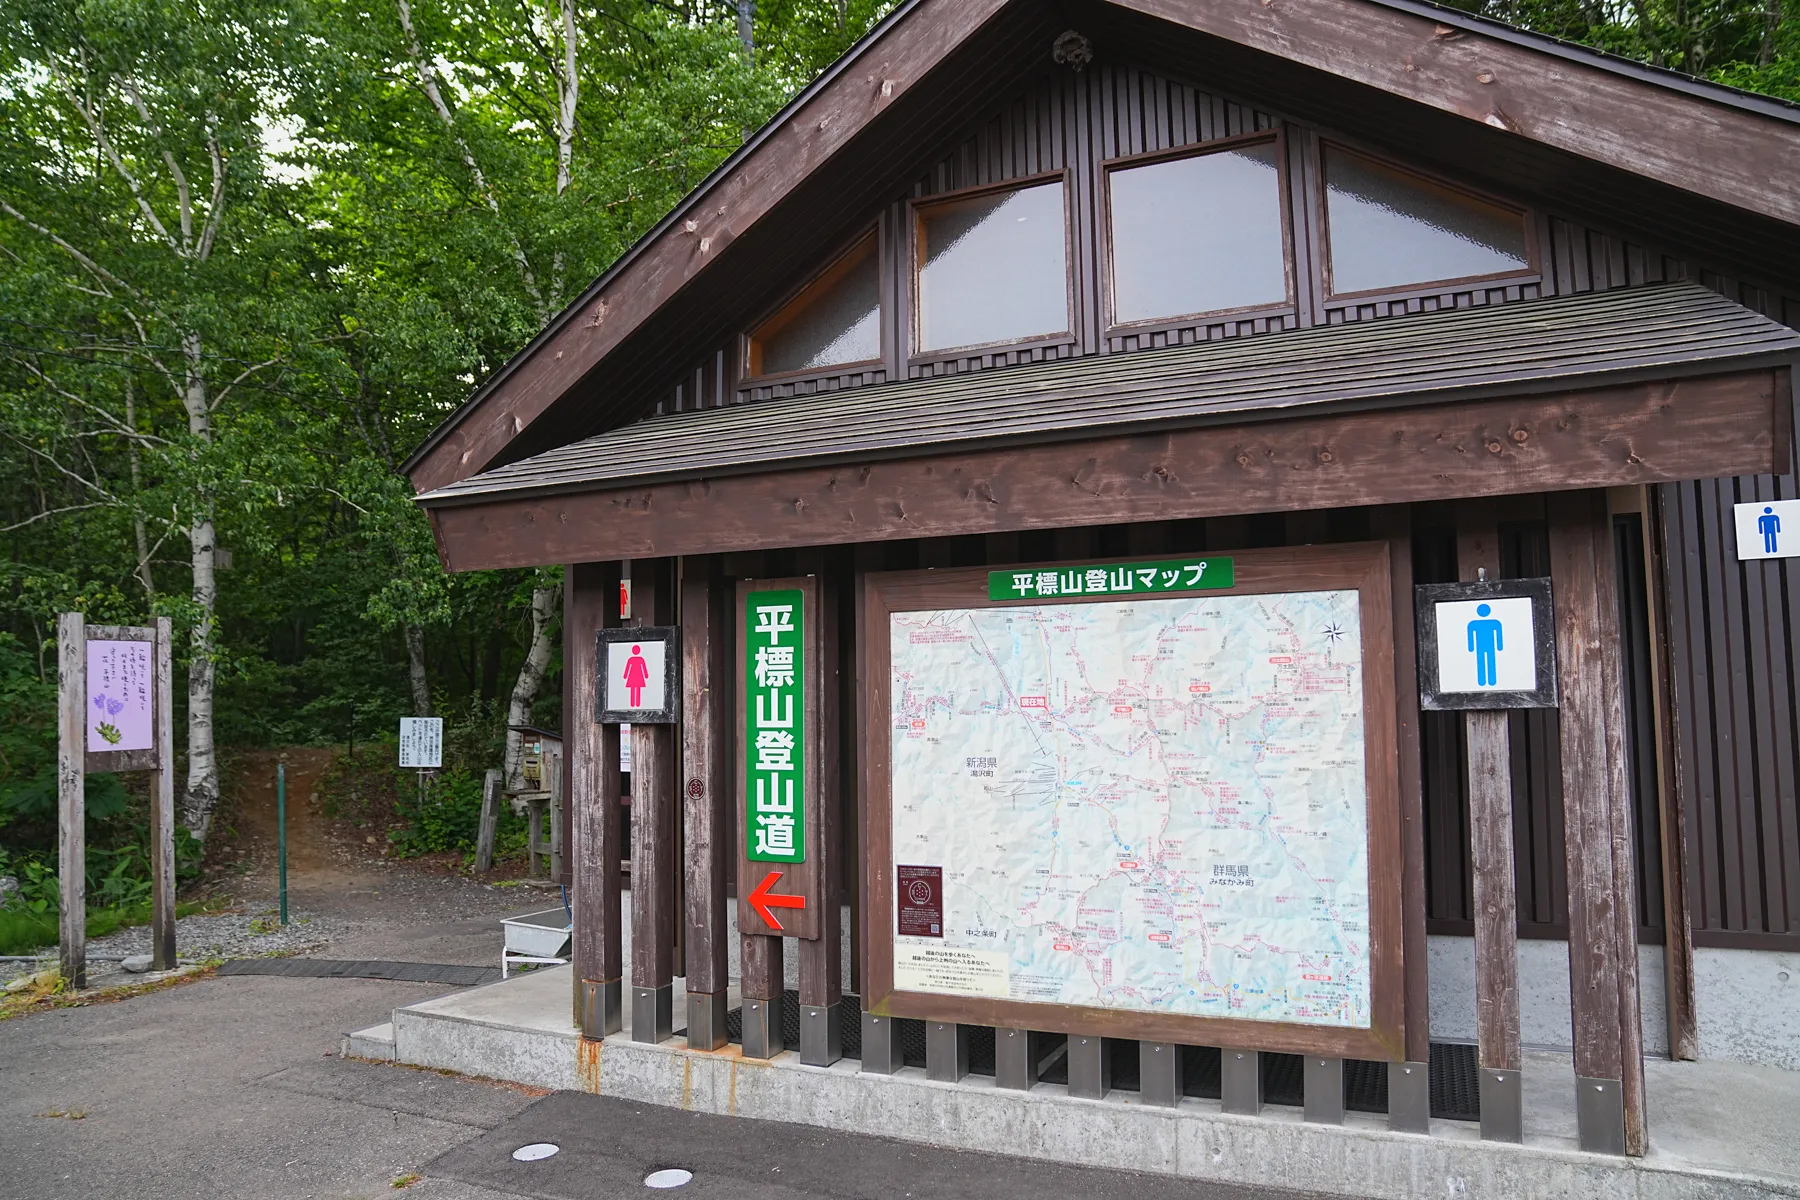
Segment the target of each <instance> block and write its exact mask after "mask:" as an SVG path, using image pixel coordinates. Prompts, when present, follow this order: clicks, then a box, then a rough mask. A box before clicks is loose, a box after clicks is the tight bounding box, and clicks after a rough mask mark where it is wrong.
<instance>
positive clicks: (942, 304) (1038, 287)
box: [913, 179, 1070, 352]
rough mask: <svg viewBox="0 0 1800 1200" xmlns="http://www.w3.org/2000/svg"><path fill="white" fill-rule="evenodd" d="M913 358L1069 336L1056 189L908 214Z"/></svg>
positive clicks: (1062, 221) (1063, 228)
mask: <svg viewBox="0 0 1800 1200" xmlns="http://www.w3.org/2000/svg"><path fill="white" fill-rule="evenodd" d="M913 214H914V221H915V230H914V240H915V249H914V253H915V255H916V258H915V276H914V278H915V288H914V294H915V296H916V314H915V333H916V344H917V347H918V349H919V350H920V351H921V352H932V351H942V350H949V349H960V348H962V347H972V346H983V345H988V344H991V343H994V342H1009V341H1023V340H1026V339H1031V338H1039V337H1049V336H1055V335H1057V334H1064V333H1067V332H1068V330H1069V327H1070V321H1069V249H1068V229H1067V221H1066V217H1065V205H1064V199H1063V181H1062V180H1061V179H1057V180H1054V181H1052V182H1049V183H1040V184H1033V185H1031V186H1028V187H1021V188H1012V189H1009V190H1006V191H991V192H983V193H981V194H979V195H975V196H969V197H965V198H961V199H951V200H947V201H940V202H936V203H930V204H921V205H918V206H917V207H915V208H914V210H913Z"/></svg>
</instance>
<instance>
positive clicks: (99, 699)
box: [94, 692, 106, 712]
mask: <svg viewBox="0 0 1800 1200" xmlns="http://www.w3.org/2000/svg"><path fill="white" fill-rule="evenodd" d="M94 707H95V708H97V709H99V710H100V711H101V712H105V711H106V693H105V692H101V693H100V694H99V695H97V696H95V697H94Z"/></svg>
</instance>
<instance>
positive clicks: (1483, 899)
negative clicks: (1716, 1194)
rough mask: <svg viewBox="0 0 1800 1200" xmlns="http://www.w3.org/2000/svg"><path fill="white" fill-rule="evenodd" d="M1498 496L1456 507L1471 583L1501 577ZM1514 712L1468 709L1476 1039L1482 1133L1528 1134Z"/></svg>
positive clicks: (1460, 562) (1463, 566) (1512, 1138)
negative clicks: (1522, 1040)
mask: <svg viewBox="0 0 1800 1200" xmlns="http://www.w3.org/2000/svg"><path fill="white" fill-rule="evenodd" d="M1495 517H1496V513H1495V508H1494V505H1493V503H1492V502H1483V501H1479V500H1475V501H1465V502H1464V503H1462V504H1460V505H1458V506H1457V524H1456V571H1457V577H1458V578H1460V579H1462V580H1463V581H1465V582H1470V581H1474V580H1478V579H1483V578H1486V579H1499V578H1500V529H1499V524H1498V522H1497V521H1496V519H1495ZM1511 721H1512V718H1511V714H1509V713H1506V712H1497V711H1490V712H1467V713H1464V714H1463V736H1464V739H1465V742H1466V745H1467V747H1468V779H1469V850H1470V854H1469V863H1470V871H1471V874H1472V876H1473V884H1474V889H1473V890H1474V901H1475V1041H1476V1048H1477V1054H1478V1056H1479V1059H1480V1067H1481V1136H1482V1137H1484V1138H1486V1139H1488V1140H1490V1141H1503V1142H1518V1141H1523V1140H1524V1127H1523V1113H1522V1108H1521V1099H1522V1095H1523V1092H1522V1089H1521V1087H1520V1084H1519V1079H1518V1074H1519V1069H1520V1067H1521V1066H1523V1065H1524V1064H1523V1052H1522V1049H1521V1047H1520V1044H1519V897H1518V881H1517V870H1518V868H1517V864H1516V863H1515V862H1514V859H1513V796H1512V737H1511Z"/></svg>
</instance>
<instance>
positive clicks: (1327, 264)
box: [1310, 135, 1544, 306]
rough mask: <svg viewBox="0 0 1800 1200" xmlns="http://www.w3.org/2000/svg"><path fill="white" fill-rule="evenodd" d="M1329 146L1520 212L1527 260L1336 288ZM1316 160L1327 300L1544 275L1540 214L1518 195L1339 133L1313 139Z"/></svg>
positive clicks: (1438, 291)
mask: <svg viewBox="0 0 1800 1200" xmlns="http://www.w3.org/2000/svg"><path fill="white" fill-rule="evenodd" d="M1327 149H1333V150H1337V151H1339V152H1341V153H1344V154H1350V155H1354V156H1355V157H1357V158H1361V159H1365V160H1367V161H1369V162H1372V163H1374V164H1375V165H1376V166H1379V167H1385V168H1387V169H1388V170H1390V171H1394V172H1396V173H1398V174H1401V175H1410V176H1412V177H1413V178H1414V179H1418V180H1422V181H1423V182H1424V183H1426V184H1427V185H1429V186H1431V187H1437V188H1442V189H1443V190H1444V191H1447V192H1454V193H1457V194H1459V195H1463V196H1467V197H1468V198H1469V199H1471V200H1477V201H1480V202H1481V203H1483V204H1487V205H1491V206H1492V207H1494V208H1500V209H1505V210H1506V211H1508V212H1513V213H1517V214H1518V216H1519V223H1520V224H1521V225H1522V226H1524V229H1525V261H1526V265H1525V266H1524V267H1521V268H1519V269H1517V270H1513V271H1493V272H1489V273H1487V274H1482V275H1454V276H1450V277H1447V278H1444V279H1422V280H1419V281H1417V282H1414V283H1405V284H1395V285H1393V286H1391V287H1381V288H1365V289H1363V290H1362V291H1357V292H1340V291H1336V290H1335V287H1334V280H1333V279H1332V273H1331V181H1330V177H1329V176H1328V175H1327V174H1326V168H1325V152H1326V150H1327ZM1311 159H1312V162H1311V164H1310V166H1311V168H1312V172H1313V177H1314V178H1315V179H1316V180H1318V187H1317V188H1316V189H1315V197H1314V217H1315V219H1316V221H1317V222H1318V228H1319V266H1318V273H1319V296H1320V299H1321V301H1322V302H1323V304H1324V305H1327V306H1329V305H1331V304H1333V303H1335V302H1338V301H1359V300H1371V299H1380V298H1394V299H1399V298H1401V297H1410V296H1437V295H1442V294H1443V293H1445V292H1452V291H1458V290H1461V289H1463V288H1466V287H1471V286H1476V285H1480V284H1485V283H1499V282H1504V283H1506V284H1508V285H1509V286H1515V285H1521V284H1530V283H1538V282H1541V281H1542V280H1543V276H1544V264H1543V258H1542V244H1541V242H1540V240H1539V238H1538V219H1537V217H1538V214H1537V211H1536V210H1535V209H1533V208H1532V207H1530V206H1529V205H1525V204H1520V203H1519V202H1518V201H1516V200H1508V199H1506V198H1505V197H1502V196H1497V195H1495V194H1494V193H1492V192H1488V191H1484V190H1483V189H1481V188H1474V187H1470V186H1469V185H1468V184H1465V183H1461V182H1459V181H1456V180H1452V179H1447V178H1445V177H1444V176H1442V175H1439V174H1437V173H1436V172H1434V171H1427V170H1422V169H1421V168H1419V167H1416V166H1414V165H1412V164H1411V163H1407V162H1402V161H1401V160H1399V159H1397V158H1395V157H1393V156H1392V155H1389V154H1382V153H1379V152H1377V151H1374V150H1370V149H1367V148H1366V147H1363V146H1359V145H1356V144H1355V143H1353V142H1350V141H1348V140H1347V139H1344V138H1339V137H1327V136H1324V135H1319V136H1316V137H1314V138H1313V146H1312V154H1311Z"/></svg>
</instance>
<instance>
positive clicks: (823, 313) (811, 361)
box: [746, 233, 881, 376]
mask: <svg viewBox="0 0 1800 1200" xmlns="http://www.w3.org/2000/svg"><path fill="white" fill-rule="evenodd" d="M749 358H750V361H749V362H748V363H747V364H746V367H747V373H748V374H750V375H752V376H760V375H782V374H787V373H790V372H797V371H820V370H826V369H828V368H832V367H848V366H855V365H857V364H861V363H869V362H877V361H879V360H880V359H881V278H880V263H879V259H878V256H877V254H876V242H875V235H874V234H873V233H870V234H869V235H868V236H867V237H864V238H863V239H862V240H861V241H859V242H857V244H856V245H855V246H853V247H851V248H850V249H849V250H848V251H846V252H845V253H844V255H843V256H842V257H841V258H839V259H838V260H837V261H836V262H834V263H832V264H831V266H829V267H827V268H826V269H825V272H824V273H823V274H822V275H820V276H819V277H818V278H817V279H815V280H813V281H812V282H811V283H810V284H808V285H807V286H806V287H805V288H803V289H801V291H800V293H799V294H798V295H797V296H795V297H794V298H793V299H792V300H790V301H788V302H787V303H786V304H785V305H783V306H782V307H781V309H780V311H778V312H777V313H776V314H775V315H774V316H772V317H770V318H769V319H768V320H767V321H764V322H763V323H762V325H761V326H759V327H758V328H757V330H756V332H754V333H752V334H751V335H750V355H749Z"/></svg>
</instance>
